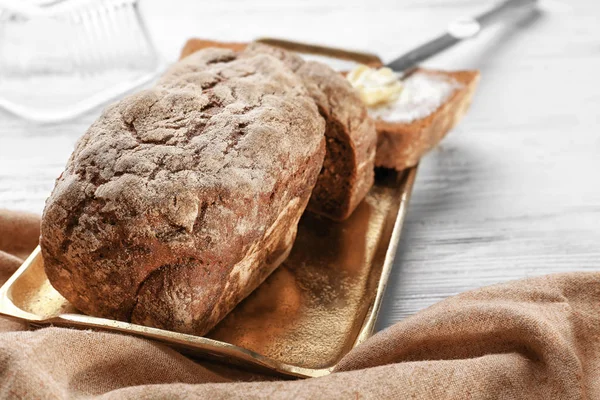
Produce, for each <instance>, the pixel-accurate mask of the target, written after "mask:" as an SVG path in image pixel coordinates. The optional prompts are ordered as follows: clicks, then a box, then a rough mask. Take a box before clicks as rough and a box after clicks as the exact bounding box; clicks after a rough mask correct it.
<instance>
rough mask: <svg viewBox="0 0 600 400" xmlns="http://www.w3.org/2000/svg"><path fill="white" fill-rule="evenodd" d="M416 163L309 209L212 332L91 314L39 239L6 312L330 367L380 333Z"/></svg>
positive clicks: (292, 364)
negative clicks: (282, 254)
mask: <svg viewBox="0 0 600 400" xmlns="http://www.w3.org/2000/svg"><path fill="white" fill-rule="evenodd" d="M260 41H262V42H264V43H268V44H271V45H275V46H280V47H284V48H286V49H288V50H292V51H296V52H299V53H305V54H306V53H309V54H311V55H313V56H318V57H324V58H328V59H333V60H345V61H348V60H349V61H354V62H361V63H365V64H372V65H377V64H380V63H381V61H380V60H379V58H378V57H377V56H374V55H372V54H368V53H357V52H350V51H346V50H341V49H333V48H328V47H320V46H313V45H307V44H304V43H296V42H289V41H282V40H278V39H269V38H264V39H261V40H260ZM416 172H417V168H416V167H414V168H411V169H408V170H406V171H404V172H401V173H397V172H394V171H389V170H379V171H377V174H376V179H375V185H374V186H373V188H372V189H371V191H370V192H369V194H368V195H367V197H366V198H365V200H364V201H363V202H362V203H361V204H360V205H359V206H358V207H357V209H356V210H355V211H354V213H353V214H352V216H351V217H350V218H349V219H348V220H346V221H344V222H342V223H336V222H332V221H328V220H326V219H322V218H319V217H316V216H313V215H311V214H308V213H307V214H305V215H304V216H303V217H302V219H301V221H300V225H299V228H298V235H297V238H296V242H295V243H294V247H293V249H292V252H291V254H290V256H289V257H288V259H287V260H286V261H285V262H284V263H283V264H282V265H281V266H280V267H279V268H278V269H277V270H276V271H275V272H274V273H273V274H271V276H270V277H269V278H268V279H267V280H266V281H265V282H264V283H263V284H262V285H261V286H260V287H259V288H258V289H256V290H255V291H254V292H253V293H252V294H251V295H250V296H249V297H248V298H246V299H245V300H244V301H243V302H241V303H240V304H239V305H238V306H237V307H236V308H235V309H234V310H233V311H232V312H231V313H230V314H229V315H228V316H227V317H225V319H224V320H223V321H221V323H219V325H217V326H216V327H215V329H213V330H212V331H211V332H210V333H209V334H208V335H206V337H200V336H193V335H187V334H182V333H177V332H171V331H166V330H162V329H156V328H150V327H146V326H140V325H135V324H131V323H127V322H121V321H114V320H108V319H103V318H96V317H90V316H87V315H84V314H81V313H80V312H79V311H77V310H76V309H75V308H74V307H73V306H72V305H70V304H69V302H68V301H67V300H66V299H64V298H63V297H62V296H61V295H60V294H59V293H58V292H57V291H56V290H54V288H53V287H52V286H51V285H50V282H49V281H48V278H47V277H46V274H45V272H44V265H43V259H42V256H41V254H40V251H39V248H38V249H36V250H35V251H34V252H33V253H32V254H31V255H30V256H29V258H28V259H27V260H26V261H25V263H24V264H23V265H22V266H21V267H20V268H19V269H18V270H17V272H15V274H14V275H13V276H12V277H11V278H10V279H9V280H8V281H7V282H6V283H5V284H4V286H2V288H0V314H1V315H4V316H8V317H12V318H16V319H19V320H23V321H27V322H29V323H30V324H32V325H35V326H47V325H55V326H65V327H73V328H82V329H90V328H92V329H97V330H104V331H111V332H120V333H126V334H130V335H136V336H140V337H144V338H149V339H154V340H158V341H160V342H163V343H165V344H167V345H169V346H172V347H175V348H177V349H178V350H180V351H182V352H184V353H186V354H188V355H191V356H193V357H198V358H207V359H211V360H216V361H220V362H223V363H226V364H233V365H237V366H241V367H244V368H247V369H250V370H254V371H258V372H263V373H272V374H278V375H284V376H292V377H318V376H323V375H327V374H329V373H330V372H331V371H332V370H333V369H334V368H335V366H336V364H337V363H338V362H339V360H340V359H341V358H342V357H343V356H344V355H345V354H346V353H347V352H348V351H349V350H350V349H352V348H353V347H355V346H357V345H359V344H360V343H362V342H363V341H365V340H366V339H367V338H368V337H369V336H371V334H372V332H373V328H374V325H375V321H376V319H377V315H378V312H379V308H380V305H381V301H382V298H383V293H384V290H385V287H386V284H387V281H388V276H389V274H390V271H391V269H392V265H393V261H394V255H395V253H396V248H397V245H398V240H399V238H400V231H401V228H402V223H403V221H404V216H405V214H406V209H407V205H408V201H409V197H410V194H411V191H412V187H413V183H414V180H415V176H416Z"/></svg>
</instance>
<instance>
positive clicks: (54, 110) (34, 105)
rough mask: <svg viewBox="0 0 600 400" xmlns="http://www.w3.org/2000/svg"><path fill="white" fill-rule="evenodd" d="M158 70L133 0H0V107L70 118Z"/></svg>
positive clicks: (34, 116) (44, 117)
mask: <svg viewBox="0 0 600 400" xmlns="http://www.w3.org/2000/svg"><path fill="white" fill-rule="evenodd" d="M162 69H163V63H162V62H161V59H160V57H159V56H158V54H157V52H156V50H155V48H154V46H153V44H152V42H151V40H150V37H149V35H148V32H147V30H146V28H145V26H144V22H143V20H142V17H141V15H140V12H139V7H138V1H137V0H96V1H92V0H58V1H56V0H54V1H52V0H37V1H23V0H19V1H7V0H0V107H3V108H5V109H6V110H8V111H10V112H12V113H14V114H17V115H19V116H21V117H23V118H26V119H30V120H34V121H39V122H56V121H62V120H66V119H70V118H73V117H76V116H78V115H80V114H82V113H84V112H86V111H89V110H91V109H93V108H94V107H96V106H98V105H100V104H102V103H105V102H107V101H108V100H111V99H113V98H115V97H117V96H119V95H121V94H123V93H125V92H127V91H129V90H131V89H133V88H135V87H138V86H140V85H142V84H144V83H146V82H148V81H149V80H151V79H152V78H153V77H155V76H156V75H157V74H158V73H159V72H160V71H161V70H162Z"/></svg>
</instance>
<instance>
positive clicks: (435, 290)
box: [0, 0, 600, 328]
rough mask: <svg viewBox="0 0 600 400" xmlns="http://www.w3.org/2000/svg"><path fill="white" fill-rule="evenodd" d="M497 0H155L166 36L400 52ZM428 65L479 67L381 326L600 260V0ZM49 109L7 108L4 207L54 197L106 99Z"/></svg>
mask: <svg viewBox="0 0 600 400" xmlns="http://www.w3.org/2000/svg"><path fill="white" fill-rule="evenodd" d="M489 5H490V2H488V1H468V0H464V1H459V0H453V1H446V0H408V1H395V0H371V1H368V2H367V1H360V0H333V1H328V2H324V1H322V0H308V1H300V0H294V1H285V2H283V1H275V0H259V1H252V2H250V1H242V0H235V1H222V2H192V1H183V0H174V1H169V2H164V1H158V0H154V1H151V0H144V1H143V2H142V11H143V13H144V15H145V16H146V19H147V24H148V26H149V29H150V31H151V33H152V35H153V38H154V40H155V42H156V45H157V47H158V48H159V50H160V52H161V53H162V54H163V55H164V57H165V59H166V60H167V61H172V60H174V59H176V57H177V55H178V52H179V50H180V48H181V46H182V45H183V43H184V41H185V39H186V38H188V37H191V36H200V37H206V38H216V39H221V40H249V39H251V38H256V37H261V36H276V37H282V38H290V39H295V40H303V41H309V42H314V43H323V44H328V45H335V46H339V47H347V48H354V49H358V50H368V51H371V52H376V53H378V54H380V55H381V56H382V57H383V58H384V59H391V58H393V57H394V56H396V55H399V54H400V53H402V52H403V51H406V50H409V49H410V48H411V47H413V46H414V45H417V44H420V43H421V42H422V41H423V40H426V39H428V38H430V37H432V36H433V35H436V34H437V33H440V32H441V31H442V30H443V29H444V26H445V25H446V23H447V22H449V21H450V20H452V19H454V18H457V17H460V16H464V15H469V14H473V13H476V12H478V11H482V10H484V9H485V8H486V7H487V6H489ZM542 9H543V12H541V13H540V14H537V15H534V16H530V17H526V18H523V19H521V20H520V21H519V22H518V23H516V24H514V25H512V26H500V27H497V28H493V29H491V30H490V31H488V32H485V33H484V34H482V35H481V37H479V38H478V39H477V40H476V41H472V42H469V43H465V44H462V45H460V47H457V48H456V49H454V50H451V51H450V52H448V53H446V54H444V55H442V56H440V57H438V58H436V59H434V60H431V61H430V62H428V63H427V65H428V66H432V67H438V68H448V69H458V68H479V69H481V71H482V82H481V86H480V88H479V91H478V93H477V95H476V98H475V103H474V105H473V107H472V109H471V112H470V114H469V115H468V117H467V118H466V119H465V120H464V122H463V123H462V124H461V125H460V126H459V127H458V128H457V129H456V130H455V131H454V132H452V134H451V135H450V136H449V137H448V138H447V140H446V141H445V142H444V143H443V145H442V146H440V148H438V149H437V150H435V151H433V152H432V153H431V154H429V155H428V156H427V157H426V158H425V159H424V160H423V162H422V165H421V168H420V171H419V175H418V178H417V182H416V186H415V191H414V195H413V199H412V203H411V205H410V208H409V212H408V218H407V221H406V224H405V228H404V232H403V237H402V241H401V244H400V248H399V251H398V255H397V259H396V265H395V267H394V271H393V273H392V278H391V282H390V285H389V288H388V291H387V293H386V298H385V302H384V306H383V311H382V315H381V318H380V320H379V328H383V327H386V326H389V325H391V324H392V323H394V322H396V321H398V320H400V319H403V318H405V317H407V316H409V315H411V314H413V313H415V312H416V311H418V310H420V309H422V308H424V307H427V306H429V305H431V304H433V303H434V302H437V301H439V300H441V299H443V298H446V297H448V296H451V295H453V294H456V293H459V292H462V291H465V290H469V289H472V288H476V287H479V286H482V285H488V284H493V283H497V282H503V281H506V280H510V279H516V278H522V277H527V276H534V275H541V274H547V273H551V272H562V271H579V270H593V269H597V268H598V267H599V266H600V261H599V259H600V247H599V245H598V244H599V243H600V185H599V181H600V179H599V178H598V174H599V173H600V129H599V127H600V117H599V112H598V110H599V109H600V90H599V89H598V87H600V85H599V81H600V79H599V75H598V71H600V42H599V40H598V38H600V25H598V23H597V17H598V16H599V15H600V2H597V1H592V0H589V1H585V0H577V1H566V0H564V1H557V0H548V1H542ZM98 113H99V111H98V110H95V111H94V112H91V113H90V114H88V115H86V116H84V117H81V118H78V119H77V120H75V121H71V122H69V123H63V124H55V125H45V126H42V125H36V124H32V123H27V122H24V121H22V120H19V119H17V118H15V117H13V116H11V115H8V114H6V113H3V112H0V207H4V208H14V209H24V210H30V211H34V212H41V210H42V209H43V205H44V200H45V198H46V197H47V195H48V194H49V192H50V190H51V188H52V186H53V181H54V179H55V178H56V177H57V176H58V175H59V174H60V172H61V170H62V167H63V165H64V163H65V161H66V159H67V158H68V156H69V154H70V152H71V150H72V148H73V145H74V143H75V141H76V139H77V138H78V137H79V136H80V135H81V134H82V133H83V132H84V131H85V129H86V128H87V126H89V125H90V123H91V122H92V121H93V119H94V118H95V117H96V116H97V115H98Z"/></svg>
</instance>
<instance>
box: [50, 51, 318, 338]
mask: <svg viewBox="0 0 600 400" xmlns="http://www.w3.org/2000/svg"><path fill="white" fill-rule="evenodd" d="M324 132H325V122H324V120H323V118H322V117H321V116H320V115H319V111H318V109H317V106H316V105H315V102H314V101H313V100H312V98H311V97H310V95H309V93H308V91H307V89H306V88H305V86H304V85H303V84H302V82H301V80H300V78H299V77H298V76H297V75H296V74H295V73H293V72H292V71H291V70H290V69H289V68H288V67H287V66H286V65H285V64H284V63H282V62H281V61H280V60H278V59H276V58H274V57H272V56H270V55H267V54H252V55H244V56H242V55H240V54H239V53H235V52H233V51H231V50H227V49H207V50H203V51H200V52H196V53H195V54H193V55H192V56H190V57H187V58H186V59H185V60H183V61H180V62H179V63H177V64H176V65H174V66H173V67H172V68H170V70H169V71H168V72H167V73H166V74H165V75H164V76H163V77H162V79H161V80H160V81H159V82H158V84H157V85H156V86H155V87H153V88H151V89H149V90H145V91H142V92H140V93H138V94H135V95H132V96H129V97H127V98H125V99H124V100H122V101H120V102H118V103H116V104H114V105H112V106H110V107H108V108H107V109H106V110H105V111H104V113H103V114H102V116H101V117H100V118H99V119H98V120H97V121H96V122H95V123H94V124H93V125H92V126H91V127H90V129H89V130H88V131H87V132H86V133H85V135H83V137H82V138H81V139H80V140H79V142H78V144H77V146H76V149H75V151H74V153H73V154H72V156H71V158H70V159H69V161H68V163H67V166H66V169H65V171H64V172H63V174H62V175H61V176H60V177H59V179H58V180H57V182H56V186H55V188H54V190H53V192H52V194H51V196H50V197H49V198H48V200H47V202H46V208H45V210H44V215H43V220H42V231H41V248H42V255H43V258H44V265H45V270H46V273H47V275H48V278H49V280H50V283H51V284H52V285H53V286H54V287H55V288H56V290H58V291H59V292H60V293H61V294H62V295H63V296H64V297H65V298H67V299H68V300H69V301H70V302H71V303H72V304H73V305H74V306H75V307H77V308H78V309H79V310H81V311H83V312H84V313H87V314H90V315H94V316H99V317H106V318H113V319H117V320H122V321H131V322H134V323H137V324H142V325H147V326H153V327H158V328H163V329H169V330H173V331H177V332H184V333H190V334H195V335H202V334H204V333H206V332H207V331H208V330H210V329H211V328H212V327H213V326H215V325H216V324H217V323H218V322H219V321H220V320H221V319H222V318H223V317H224V316H225V315H226V314H227V313H228V312H229V311H231V310H232V309H233V308H234V306H235V305H236V304H237V303H238V302H239V301H241V300H242V299H243V298H244V297H246V296H247V295H248V294H249V293H250V292H251V291H253V290H254V289H255V288H256V287H257V286H258V285H259V284H260V283H261V282H262V281H263V280H264V279H265V278H266V277H267V276H268V275H269V274H270V273H271V272H272V271H273V270H274V269H275V268H276V267H277V266H278V265H279V264H280V263H281V262H282V261H283V260H284V259H285V257H286V256H287V254H288V252H289V250H290V248H291V246H292V243H293V241H294V237H295V234H296V230H297V223H298V220H299V218H300V216H301V215H302V213H303V211H304V209H305V207H306V205H307V204H308V201H309V198H310V194H311V192H312V189H313V186H314V184H315V183H316V181H317V178H318V176H319V172H320V170H321V167H322V164H323V158H324V155H325V140H324Z"/></svg>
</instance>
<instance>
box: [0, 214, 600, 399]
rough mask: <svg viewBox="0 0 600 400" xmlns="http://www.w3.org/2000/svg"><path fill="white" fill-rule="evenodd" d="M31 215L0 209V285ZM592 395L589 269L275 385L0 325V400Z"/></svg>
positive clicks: (425, 315) (144, 345) (160, 350)
mask: <svg viewBox="0 0 600 400" xmlns="http://www.w3.org/2000/svg"><path fill="white" fill-rule="evenodd" d="M38 236H39V217H37V216H35V215H31V214H25V213H17V212H11V211H1V210H0V279H2V280H5V279H7V278H8V276H10V274H11V273H12V272H14V270H15V269H16V268H17V267H18V266H19V264H20V263H21V261H22V258H23V257H24V256H25V255H26V254H27V253H28V252H29V251H31V250H32V249H33V248H34V246H35V245H36V243H37V238H38ZM90 397H98V398H103V399H155V398H160V399H197V398H209V399H221V398H269V399H353V400H354V399H371V398H372V399H386V398H390V399H404V398H408V399H516V398H519V399H598V398H600V273H596V272H594V273H589V272H585V273H584V272H580V273H569V274H556V275H549V276H544V277H538V278H531V279H526V280H521V281H514V282H509V283H506V284H500V285H495V286H490V287H486V288H482V289H478V290H475V291H471V292H467V293H463V294H460V295H458V296H455V297H452V298H449V299H447V300H445V301H442V302H440V303H438V304H436V305H434V306H432V307H430V308H428V309H426V310H424V311H421V312H420V313H418V314H416V315H414V316H412V317H410V318H407V319H406V320H404V321H402V322H399V323H397V324H396V325H394V326H392V327H390V328H388V329H386V330H384V331H382V332H380V333H378V334H376V335H375V336H374V337H372V338H371V339H369V340H367V341H366V342H365V343H364V344H362V345H360V346H359V347H357V348H356V349H354V350H352V351H351V352H350V353H349V354H348V355H346V356H345V357H344V358H343V359H342V360H341V362H340V363H339V366H338V367H337V369H336V371H335V372H334V373H332V374H331V375H329V376H326V377H323V378H314V379H306V380H275V378H273V377H266V376H259V375H255V374H251V373H248V372H244V371H239V370H235V369H232V368H228V367H225V366H222V365H218V364H212V363H210V362H198V361H193V360H191V359H189V358H186V357H184V356H182V355H181V354H179V353H177V352H176V351H174V350H172V349H170V348H168V347H166V346H164V345H161V344H158V343H155V342H152V341H148V340H144V339H139V338H134V337H129V336H126V335H120V334H111V333H100V332H93V331H78V330H72V329H64V328H44V329H38V330H28V329H27V326H26V325H25V324H23V323H19V322H13V321H9V320H7V319H4V318H0V398H16V399H57V398H75V399H84V398H85V399H87V398H90Z"/></svg>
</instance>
